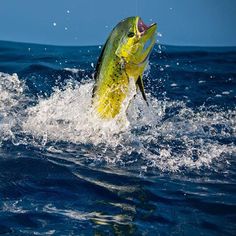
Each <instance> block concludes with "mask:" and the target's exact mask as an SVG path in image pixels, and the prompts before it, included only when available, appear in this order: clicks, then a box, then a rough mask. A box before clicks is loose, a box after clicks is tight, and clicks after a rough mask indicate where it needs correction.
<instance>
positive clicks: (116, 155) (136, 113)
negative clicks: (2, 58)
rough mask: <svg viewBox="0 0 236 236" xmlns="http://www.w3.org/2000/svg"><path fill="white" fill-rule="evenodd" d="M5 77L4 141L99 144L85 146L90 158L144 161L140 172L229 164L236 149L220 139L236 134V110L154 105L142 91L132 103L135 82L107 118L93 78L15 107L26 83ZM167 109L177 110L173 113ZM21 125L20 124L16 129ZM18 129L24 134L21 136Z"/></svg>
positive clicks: (0, 123) (1, 90)
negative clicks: (95, 98) (94, 96)
mask: <svg viewBox="0 0 236 236" xmlns="http://www.w3.org/2000/svg"><path fill="white" fill-rule="evenodd" d="M0 76H1V80H0V81H1V83H0V99H1V101H3V102H1V107H0V111H1V116H2V117H1V120H0V127H1V129H0V133H1V138H0V140H1V141H3V140H4V139H7V138H8V139H11V140H12V141H13V143H15V144H19V143H23V144H26V145H39V146H40V147H44V146H47V144H48V142H49V141H50V142H51V141H53V142H54V141H55V142H57V141H63V142H69V143H70V142H72V143H75V144H78V145H81V144H82V145H83V144H90V145H92V146H93V147H94V148H95V149H94V150H93V151H89V153H88V151H87V153H86V149H85V151H84V153H85V155H86V158H87V159H88V160H90V161H95V162H97V161H103V162H104V161H105V162H107V163H111V164H113V165H114V164H115V165H120V164H122V165H129V166H130V165H132V164H135V165H137V163H140V164H139V168H140V171H143V170H145V171H148V169H149V168H155V169H159V170H161V171H181V170H182V169H189V170H194V169H200V168H203V167H204V168H216V167H215V165H214V163H218V164H219V163H220V165H221V164H222V165H226V166H227V165H228V164H230V163H229V161H228V157H229V155H232V154H235V153H236V149H235V146H233V145H231V144H222V143H220V142H218V141H217V139H216V138H217V137H218V138H227V137H231V136H234V135H235V133H236V128H235V127H236V124H235V122H236V121H235V116H236V110H228V111H221V110H220V109H216V108H214V109H213V108H206V107H204V106H203V107H199V108H198V110H197V111H194V110H192V109H191V108H188V107H187V106H186V104H185V103H184V102H182V101H168V100H162V101H158V100H157V99H155V98H154V97H152V96H151V95H150V94H147V97H148V101H149V107H148V106H147V105H146V103H145V101H143V99H142V97H141V95H140V94H138V95H136V97H135V98H134V99H133V100H132V102H131V103H130V100H131V98H132V97H133V96H134V94H135V93H136V89H135V85H134V83H133V84H132V83H131V84H130V96H129V97H127V100H126V101H125V102H124V104H123V108H122V111H121V113H120V114H119V115H118V116H117V117H116V118H115V119H113V120H110V121H104V120H101V119H99V118H98V117H97V116H96V114H95V112H94V110H93V108H92V105H91V104H92V101H91V93H92V88H93V81H88V82H86V83H78V84H74V83H68V84H67V86H66V87H64V89H63V90H59V89H55V91H54V92H53V94H52V95H51V96H50V97H49V98H39V100H38V102H37V105H35V106H31V107H28V108H27V109H26V110H24V109H23V108H22V110H14V109H13V111H12V109H11V108H14V107H15V106H19V105H20V104H22V103H24V101H25V100H26V98H25V96H24V85H23V84H21V83H20V81H19V79H18V77H17V75H16V74H14V75H12V76H11V75H6V74H1V75H0ZM26 103H27V101H26ZM8 104H11V105H10V106H8ZM22 107H23V106H22ZM127 107H128V112H127V114H126V112H125V111H126V108H127ZM168 110H176V112H175V113H174V114H172V115H170V114H169V112H167V111H168ZM16 126H19V127H20V128H18V129H17V131H13V130H14V129H13V128H14V127H16ZM217 126H219V127H221V128H217ZM16 132H18V133H20V134H21V138H18V139H17V138H16V136H17V134H18V133H16ZM22 136H23V138H22ZM1 141H0V142H1ZM50 145H51V146H50V150H54V149H55V150H57V152H58V153H63V149H62V150H60V145H59V146H57V144H55V146H54V147H53V146H52V144H50ZM48 150H49V149H48ZM50 150H49V151H50ZM217 166H219V165H217ZM217 168H218V167H217Z"/></svg>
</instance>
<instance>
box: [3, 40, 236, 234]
mask: <svg viewBox="0 0 236 236" xmlns="http://www.w3.org/2000/svg"><path fill="white" fill-rule="evenodd" d="M100 52H101V47H100V46H93V47H57V46H47V45H35V44H21V43H10V42H3V41H1V42H0V234H3V235H4V234H6V235H192V236H193V235H235V233H236V160H235V158H236V135H235V134H236V48H196V47H173V46H160V45H156V46H155V48H154V51H153V53H152V55H151V57H150V62H149V65H148V68H147V70H146V72H145V76H144V84H145V88H146V92H147V97H148V102H149V106H147V105H146V103H145V102H144V101H143V99H142V97H141V95H140V94H139V93H138V94H137V95H136V96H135V98H134V99H133V100H132V102H131V105H130V106H129V108H128V111H127V113H125V112H124V111H122V113H121V114H120V116H119V118H117V119H115V120H112V121H109V122H106V121H102V120H99V119H98V118H97V117H96V115H95V114H94V112H93V109H92V107H91V92H92V88H93V85H94V80H93V78H92V74H93V73H94V68H95V65H96V61H97V59H98V56H99V53H100Z"/></svg>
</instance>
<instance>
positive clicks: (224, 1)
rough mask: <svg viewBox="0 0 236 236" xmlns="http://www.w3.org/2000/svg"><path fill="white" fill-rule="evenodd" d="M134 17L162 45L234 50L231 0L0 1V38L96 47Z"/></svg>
mask: <svg viewBox="0 0 236 236" xmlns="http://www.w3.org/2000/svg"><path fill="white" fill-rule="evenodd" d="M134 15H139V16H141V17H142V19H143V20H144V22H145V23H146V24H151V23H152V22H156V23H157V24H158V41H159V42H160V43H161V44H168V45H186V46H236V26H235V25H236V0H0V16H1V19H0V40H7V41H17V42H33V43H41V44H53V45H100V44H103V43H104V42H105V40H106V38H107V36H108V35H109V33H110V31H111V30H112V28H113V27H114V26H115V25H116V24H117V23H118V22H119V21H120V20H122V19H124V18H126V17H128V16H134Z"/></svg>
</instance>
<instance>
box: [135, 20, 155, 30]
mask: <svg viewBox="0 0 236 236" xmlns="http://www.w3.org/2000/svg"><path fill="white" fill-rule="evenodd" d="M154 25H156V23H153V24H151V25H150V26H147V25H146V24H145V23H144V22H143V21H142V19H141V18H140V17H139V19H138V23H137V28H138V31H139V33H140V34H144V33H145V32H146V31H147V30H148V29H150V28H151V27H152V26H154Z"/></svg>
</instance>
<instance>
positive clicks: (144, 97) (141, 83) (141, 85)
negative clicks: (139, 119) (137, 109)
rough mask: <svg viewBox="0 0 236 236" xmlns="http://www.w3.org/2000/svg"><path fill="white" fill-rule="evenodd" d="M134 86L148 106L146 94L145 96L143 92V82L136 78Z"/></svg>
mask: <svg viewBox="0 0 236 236" xmlns="http://www.w3.org/2000/svg"><path fill="white" fill-rule="evenodd" d="M136 85H137V86H138V87H139V90H140V91H141V93H142V96H143V99H144V100H145V101H146V103H147V105H149V104H148V102H147V97H146V94H145V91H144V86H143V80H142V78H141V76H139V77H138V80H137V82H136Z"/></svg>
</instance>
